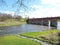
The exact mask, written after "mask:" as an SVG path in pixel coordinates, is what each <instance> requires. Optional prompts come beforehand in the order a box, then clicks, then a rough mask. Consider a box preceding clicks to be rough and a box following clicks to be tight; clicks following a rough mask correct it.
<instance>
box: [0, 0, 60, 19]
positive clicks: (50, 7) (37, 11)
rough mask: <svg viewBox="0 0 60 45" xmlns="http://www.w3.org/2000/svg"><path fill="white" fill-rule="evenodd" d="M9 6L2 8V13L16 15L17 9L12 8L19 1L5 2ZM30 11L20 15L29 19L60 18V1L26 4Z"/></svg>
mask: <svg viewBox="0 0 60 45" xmlns="http://www.w3.org/2000/svg"><path fill="white" fill-rule="evenodd" d="M5 1H6V2H7V5H8V7H7V6H0V12H4V13H11V14H14V13H16V12H15V11H16V7H11V6H12V4H14V3H15V2H16V1H17V0H5ZM25 4H26V5H27V6H28V8H29V9H27V11H24V10H23V9H21V10H19V15H21V16H22V17H26V16H28V17H29V18H41V17H57V16H60V0H31V1H29V2H28V3H25Z"/></svg>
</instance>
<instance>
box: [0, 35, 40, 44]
mask: <svg viewBox="0 0 60 45" xmlns="http://www.w3.org/2000/svg"><path fill="white" fill-rule="evenodd" d="M0 45H41V43H38V42H36V41H33V40H30V39H28V38H21V37H18V36H15V35H10V36H3V37H0Z"/></svg>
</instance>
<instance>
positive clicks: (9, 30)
mask: <svg viewBox="0 0 60 45" xmlns="http://www.w3.org/2000/svg"><path fill="white" fill-rule="evenodd" d="M51 28H52V27H51ZM47 29H49V28H48V26H41V25H32V24H23V25H19V26H7V27H0V35H6V34H19V33H20V34H21V33H26V32H39V31H43V30H47Z"/></svg>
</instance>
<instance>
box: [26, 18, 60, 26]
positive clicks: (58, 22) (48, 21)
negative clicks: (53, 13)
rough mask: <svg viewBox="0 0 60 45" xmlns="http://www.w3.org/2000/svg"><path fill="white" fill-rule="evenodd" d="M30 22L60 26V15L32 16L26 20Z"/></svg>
mask: <svg viewBox="0 0 60 45" xmlns="http://www.w3.org/2000/svg"><path fill="white" fill-rule="evenodd" d="M26 22H27V23H28V24H38V25H45V26H53V27H59V26H60V17H46V18H32V19H28V20H27V21H26Z"/></svg>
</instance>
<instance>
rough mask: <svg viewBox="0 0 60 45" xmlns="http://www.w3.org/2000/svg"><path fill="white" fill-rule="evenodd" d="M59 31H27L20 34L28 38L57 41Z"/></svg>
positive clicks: (50, 41)
mask: <svg viewBox="0 0 60 45" xmlns="http://www.w3.org/2000/svg"><path fill="white" fill-rule="evenodd" d="M58 32H60V31H59V30H45V31H42V32H28V33H24V34H21V35H22V36H26V37H29V38H36V39H39V40H42V41H46V42H49V43H52V44H53V43H55V44H56V43H57V40H58V36H57V33H58Z"/></svg>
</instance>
